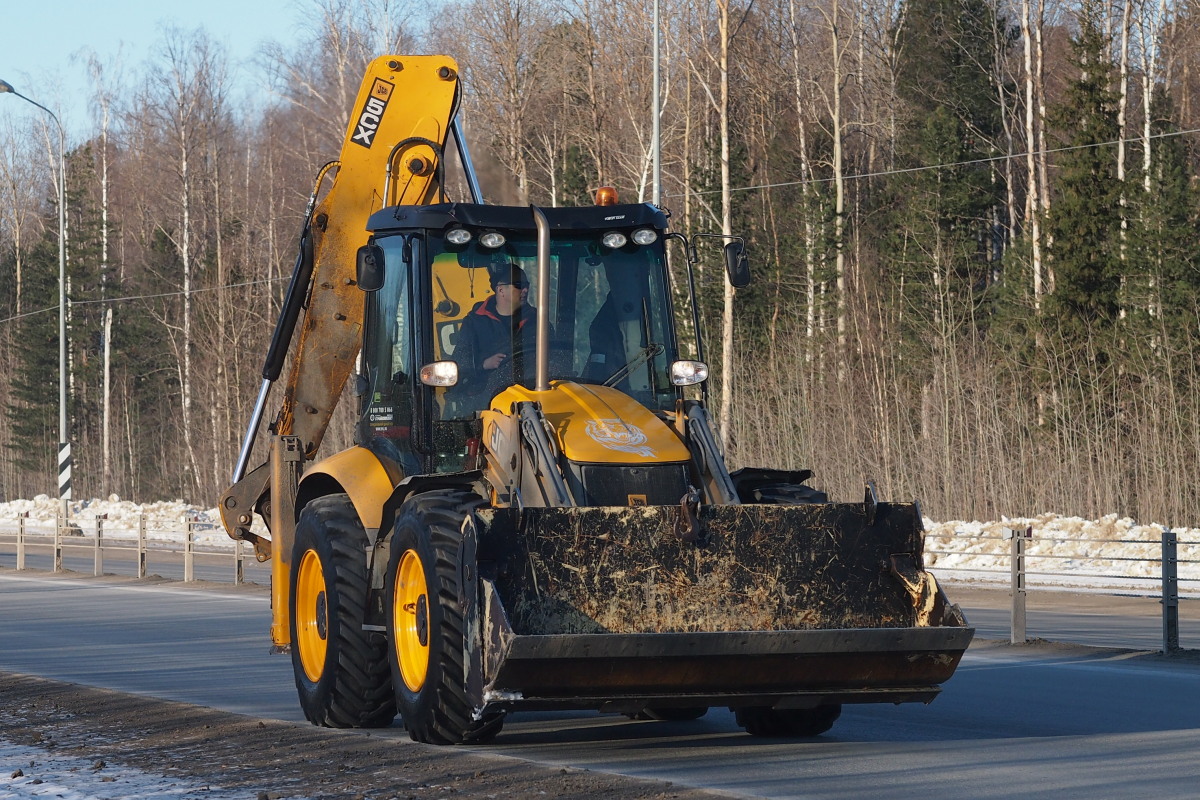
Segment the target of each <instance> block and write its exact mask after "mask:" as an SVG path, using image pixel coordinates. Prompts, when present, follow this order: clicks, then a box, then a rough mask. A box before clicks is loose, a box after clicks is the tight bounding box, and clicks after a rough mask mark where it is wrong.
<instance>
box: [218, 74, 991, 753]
mask: <svg viewBox="0 0 1200 800" xmlns="http://www.w3.org/2000/svg"><path fill="white" fill-rule="evenodd" d="M459 91H460V90H459V74H458V68H457V66H456V64H455V63H454V61H453V60H452V59H450V58H448V57H445V56H422V57H413V56H385V57H382V58H379V59H376V60H375V61H373V62H372V63H371V64H370V66H369V68H368V70H367V74H366V76H365V78H364V81H363V84H362V88H361V90H360V92H359V95H358V97H357V99H356V100H355V105H354V107H353V108H352V113H351V119H350V123H349V126H348V128H347V131H346V137H345V141H344V144H343V148H342V152H341V157H340V159H339V161H338V162H336V163H333V164H330V165H327V167H326V168H325V169H323V170H322V171H321V173H320V175H319V176H318V179H317V183H316V188H314V191H313V199H312V200H311V201H310V203H309V207H308V211H307V213H306V218H305V223H304V227H303V232H302V234H301V236H300V242H299V248H298V249H299V253H298V256H297V259H296V266H295V269H294V273H293V277H292V283H291V285H290V288H289V290H288V293H287V297H286V299H285V303H284V306H283V310H282V311H281V313H280V318H279V322H278V325H277V327H276V330H275V334H274V337H273V339H272V342H271V345H270V347H269V349H268V354H267V358H266V362H265V364H264V367H263V381H262V385H261V388H260V390H259V394H258V399H257V401H256V403H255V407H254V413H253V416H252V419H251V422H250V425H249V428H248V430H247V432H246V437H245V440H244V443H243V447H242V450H241V454H240V456H239V459H238V464H237V466H236V468H235V471H234V478H233V485H232V486H231V488H230V489H229V490H228V491H227V492H226V493H225V495H224V496H223V497H222V499H221V503H220V508H221V513H222V517H223V521H224V524H225V526H226V528H227V530H228V531H229V533H230V535H231V536H233V537H234V538H236V539H243V540H247V541H250V542H252V543H253V544H254V546H255V548H256V551H257V553H258V556H259V558H260V559H263V560H270V562H271V564H272V589H271V596H272V626H271V636H272V641H273V645H274V648H275V649H276V650H277V651H280V652H290V654H291V659H292V665H293V669H294V673H295V681H296V687H297V690H298V694H299V698H300V704H301V706H302V708H303V710H304V713H305V715H306V717H307V718H308V719H309V720H311V721H312V722H313V723H315V724H318V725H325V726H335V727H371V726H386V725H390V724H392V723H393V721H394V719H395V716H396V714H397V712H398V713H399V715H400V717H401V718H402V720H403V723H404V725H405V726H406V727H407V729H408V731H409V733H410V735H411V737H412V738H413V739H415V740H417V741H422V742H431V743H438V744H454V743H464V742H485V741H488V740H489V739H491V738H492V737H494V736H496V734H497V733H498V732H499V731H500V728H501V726H502V724H503V722H504V720H505V718H506V716H507V715H508V714H510V713H513V712H519V711H522V710H537V709H596V710H600V711H606V712H614V713H624V714H627V715H629V716H631V717H641V718H650V719H688V718H694V717H697V716H699V715H701V714H703V713H704V711H705V710H707V709H708V708H710V707H713V706H721V707H728V708H730V709H732V710H733V711H734V712H735V714H736V719H737V722H738V724H739V725H741V726H742V727H743V728H744V729H745V730H746V731H748V732H749V733H751V734H754V735H758V736H811V735H816V734H820V733H822V732H824V731H825V730H828V729H829V728H830V726H832V725H833V724H834V721H835V720H836V719H837V718H838V715H839V714H840V712H841V708H842V705H843V704H845V703H876V702H885V703H902V702H929V701H930V700H931V699H933V697H934V696H935V695H936V694H937V693H938V692H939V691H940V687H941V684H942V683H943V682H944V681H946V680H947V679H948V678H950V677H951V675H952V674H953V672H954V670H955V668H956V667H957V665H958V662H959V659H960V658H961V656H962V654H963V652H964V650H965V649H966V647H967V645H968V643H969V642H970V639H971V636H972V633H973V631H972V629H971V628H969V627H968V626H967V623H966V621H965V620H964V618H963V615H962V614H961V613H960V611H959V609H958V608H957V607H956V606H953V605H951V604H950V603H949V602H948V601H947V599H946V597H945V595H944V594H943V592H942V591H941V589H940V588H939V586H938V584H937V582H936V581H935V580H934V578H933V576H932V575H930V574H929V573H928V572H926V571H925V570H924V567H923V562H922V558H923V557H922V547H923V541H922V523H921V515H920V513H919V510H918V508H917V506H916V505H915V504H913V503H887V502H880V501H879V500H878V499H877V498H876V496H875V491H874V489H873V488H872V487H871V485H870V484H867V486H866V489H865V491H864V496H863V498H862V500H861V501H856V502H846V503H833V502H828V500H827V498H826V497H825V495H824V494H822V493H821V492H818V491H816V490H815V489H813V488H812V487H810V486H808V485H807V483H806V482H807V481H808V480H809V478H810V477H811V473H810V472H808V471H785V470H777V469H771V468H766V467H763V468H754V467H743V468H741V469H738V470H736V471H732V472H731V471H730V470H729V469H728V467H727V465H726V463H725V460H724V456H723V453H722V448H721V446H720V444H719V441H718V439H717V437H715V436H714V432H713V429H712V426H711V425H710V423H709V418H708V414H707V410H706V408H707V406H706V397H707V392H706V386H707V383H706V382H707V378H708V368H707V366H706V365H705V364H704V360H703V345H702V341H701V340H700V339H699V331H700V319H699V314H698V312H697V307H696V303H697V300H696V296H695V290H694V281H693V280H692V278H691V276H692V267H693V262H694V260H695V248H694V246H693V241H692V240H689V239H688V237H686V236H685V235H684V234H682V233H679V232H675V231H672V230H671V228H670V227H669V224H668V215H667V212H666V211H664V210H663V209H661V208H659V207H656V206H654V205H652V204H645V203H639V204H622V203H619V202H617V199H616V196H615V192H613V191H611V190H609V189H604V190H601V191H600V192H598V193H597V202H596V204H595V205H592V206H583V207H571V208H539V207H536V206H530V207H513V206H501V205H489V204H486V203H484V202H483V197H482V193H481V191H480V189H479V184H478V180H477V178H476V175H475V171H474V168H473V166H472V162H471V158H470V153H469V151H468V148H467V147H466V145H465V142H464V140H463V136H462V134H461V131H460V128H459V125H458V123H457V119H456V110H457V103H458V99H459ZM451 146H453V148H454V151H453V152H448V148H450V147H451ZM455 156H456V157H455ZM452 163H453V164H454V165H455V166H456V169H458V170H460V171H461V174H462V181H461V183H462V184H463V185H464V186H465V191H466V192H468V193H469V194H470V197H469V198H467V200H469V202H468V201H452V200H451V199H450V198H449V197H448V196H447V194H448V188H447V180H446V172H447V170H448V169H450V167H451V165H452ZM456 174H457V173H456ZM330 177H332V178H333V182H332V186H331V187H330V188H329V189H328V191H327V192H326V193H325V194H324V196H323V197H322V198H321V199H320V201H319V202H318V197H320V196H321V191H322V185H323V182H324V181H326V180H327V179H329V178H330ZM695 238H696V237H692V239H693V240H694V239H695ZM725 238H729V241H726V242H725V243H724V257H725V262H726V268H727V271H728V276H729V280H730V281H731V282H732V283H733V284H734V285H735V286H744V285H746V282H747V281H748V279H749V268H748V265H747V258H746V252H745V248H744V243H743V242H742V241H741V240H740V239H733V238H731V237H725ZM672 240H674V241H676V242H677V243H678V246H677V247H672V248H671V249H672V250H673V251H676V250H677V251H681V252H682V253H683V254H684V255H683V260H684V262H685V263H684V264H682V265H681V266H680V268H679V269H678V270H677V274H683V275H686V276H687V284H688V286H689V290H690V291H689V293H688V294H689V296H688V297H687V301H686V306H687V307H685V308H682V309H676V308H675V307H674V305H673V295H672V291H671V289H670V275H671V271H670V269H669V267H668V261H667V255H668V247H667V244H668V242H669V241H672ZM302 312H303V315H302ZM301 317H302V322H301ZM297 328H299V330H298V332H297ZM681 331H686V332H687V333H688V337H681V333H680V332H681ZM681 338H683V339H684V341H681ZM293 340H294V341H293ZM684 351H686V352H687V353H688V354H692V355H695V356H696V357H695V358H687V357H685V355H684ZM289 355H290V357H291V359H290V362H291V368H290V372H289V374H288V377H287V379H286V384H285V387H284V392H283V396H282V399H281V402H280V404H279V409H278V412H277V414H276V416H275V420H274V422H273V424H272V425H271V426H270V430H269V433H268V435H266V436H264V437H263V438H264V439H265V441H266V442H267V443H268V447H269V456H268V457H267V458H266V460H265V461H264V462H263V463H262V464H261V465H260V466H258V467H257V468H255V469H248V466H249V462H250V455H251V452H252V449H253V446H254V443H255V440H256V438H258V429H259V427H260V424H261V420H262V417H263V415H264V413H265V409H266V406H267V403H268V401H269V398H270V389H271V387H272V385H273V384H274V383H275V382H276V381H277V380H278V379H279V377H280V376H281V374H282V371H283V366H284V363H285V360H286V359H287V357H288V356H289ZM348 380H349V381H352V384H351V385H352V387H353V394H354V395H355V396H356V397H357V403H358V408H357V415H358V416H357V418H358V424H357V428H356V434H355V444H354V446H353V447H351V448H349V449H348V450H345V451H343V452H340V453H336V454H334V455H330V456H328V457H324V458H318V457H317V452H318V448H319V446H320V443H321V439H322V436H323V435H324V433H325V432H326V428H327V426H328V424H329V420H330V415H331V414H332V412H333V410H334V407H335V405H336V404H337V402H338V399H339V397H340V396H341V394H342V390H343V387H344V386H345V385H346V383H347V381H348ZM255 514H257V515H260V516H261V517H262V518H263V520H264V521H265V523H266V527H267V530H268V531H269V533H267V534H260V533H256V532H255V530H256V529H253V528H252V525H251V523H252V521H253V516H254V515H255Z"/></svg>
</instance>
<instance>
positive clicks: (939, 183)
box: [884, 0, 1003, 344]
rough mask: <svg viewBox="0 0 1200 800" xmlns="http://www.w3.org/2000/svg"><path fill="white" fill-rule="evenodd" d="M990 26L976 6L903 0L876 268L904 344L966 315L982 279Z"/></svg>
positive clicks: (987, 270) (992, 127) (988, 203)
mask: <svg viewBox="0 0 1200 800" xmlns="http://www.w3.org/2000/svg"><path fill="white" fill-rule="evenodd" d="M993 26H994V10H993V8H992V7H991V6H989V5H988V4H986V3H984V2H980V1H979V0H909V2H908V3H907V6H906V12H905V16H904V23H903V26H902V27H901V28H900V30H899V31H898V32H897V41H898V44H899V49H900V58H899V59H898V62H897V73H896V89H897V93H898V95H899V97H900V99H901V100H902V101H903V103H904V106H903V110H902V111H901V115H900V117H901V126H902V132H901V134H900V136H899V137H898V140H897V153H896V156H897V166H898V167H900V168H901V170H902V171H901V172H900V173H899V174H897V175H895V176H894V177H893V178H891V179H890V180H889V181H888V184H887V186H886V188H885V194H886V198H885V199H886V201H887V202H886V203H885V205H884V207H885V208H886V209H888V211H887V212H886V213H885V216H886V222H885V225H886V233H885V236H886V242H887V250H886V252H885V253H884V263H885V264H886V265H887V266H886V267H885V269H886V274H885V278H886V279H887V283H888V285H889V286H891V288H892V293H893V296H894V297H895V298H896V302H897V303H898V304H899V306H898V311H897V319H899V320H902V325H901V331H900V333H901V336H902V337H903V338H904V339H905V340H906V341H908V342H909V343H910V344H911V343H915V342H917V341H919V340H923V339H924V338H925V334H926V332H927V331H928V330H929V329H931V328H934V329H938V330H941V331H943V332H945V331H947V330H950V329H951V328H955V327H957V326H958V325H959V324H960V323H961V322H963V321H964V320H965V319H967V318H969V317H972V316H974V310H975V306H976V305H977V304H978V302H979V300H980V297H981V293H982V292H983V291H984V290H985V289H986V288H987V287H988V285H989V283H990V281H991V277H992V273H993V267H994V265H993V264H992V263H990V259H992V258H993V257H994V255H995V253H994V252H993V248H992V247H991V245H990V237H991V226H992V222H991V217H992V213H991V210H992V208H993V207H994V206H996V205H998V204H999V202H1000V193H1001V191H1002V189H1003V186H1002V184H1001V183H1000V181H999V180H998V178H997V175H996V173H995V172H994V170H993V169H992V167H991V166H990V165H989V164H988V163H987V162H986V159H987V156H989V155H991V154H992V145H991V143H992V142H993V141H994V140H995V138H996V137H997V135H998V132H999V129H1000V120H999V113H998V109H997V106H996V102H995V91H994V87H993V85H992V74H993V72H994V71H995V56H994V44H993V42H992V40H991V34H990V31H991V30H992V29H993Z"/></svg>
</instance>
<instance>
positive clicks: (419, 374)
mask: <svg viewBox="0 0 1200 800" xmlns="http://www.w3.org/2000/svg"><path fill="white" fill-rule="evenodd" d="M544 213H545V215H546V218H547V221H548V223H549V227H550V243H549V271H548V276H547V279H546V280H547V284H548V285H547V286H546V287H542V286H540V285H539V283H540V281H541V275H540V274H539V269H538V265H537V256H538V253H537V249H538V239H537V231H536V228H535V221H534V216H533V214H532V213H531V211H530V209H529V208H523V207H505V206H480V205H467V204H446V205H435V206H424V207H399V208H389V209H384V210H383V211H380V212H378V213H377V214H375V215H374V216H372V218H371V223H370V227H371V230H372V236H373V245H372V246H371V252H372V253H373V256H374V258H375V260H376V261H377V262H378V263H379V264H381V265H382V275H375V276H373V277H372V278H370V279H367V280H364V281H363V284H364V285H365V286H368V288H370V284H371V282H372V281H375V283H376V284H377V285H378V287H379V288H378V290H376V291H370V292H368V295H367V298H368V299H367V310H366V317H365V327H366V332H365V336H364V346H363V355H362V364H361V370H360V387H361V388H362V389H363V392H362V395H361V397H362V400H361V402H362V406H361V417H360V418H361V422H360V427H359V438H360V441H361V442H362V443H363V444H366V445H367V446H369V447H370V448H371V449H372V450H374V451H376V452H377V453H379V454H380V455H385V456H388V457H389V458H391V460H393V461H395V462H397V463H399V464H400V465H401V466H402V468H403V469H404V472H405V473H406V474H415V473H444V472H456V471H461V470H465V469H473V468H475V467H476V466H477V463H476V459H477V457H478V452H479V446H478V445H479V436H480V434H481V431H482V429H481V425H480V419H479V415H480V412H482V411H486V410H488V409H489V407H490V403H491V401H492V399H493V398H494V397H496V395H497V394H499V393H500V392H502V391H503V390H505V389H507V388H509V387H512V386H521V387H525V388H526V389H533V388H534V378H535V366H536V357H535V356H536V350H535V342H536V329H537V327H538V319H539V315H538V309H537V306H538V304H539V299H538V298H539V297H544V298H545V300H544V302H545V303H546V304H547V309H546V311H547V314H545V315H544V318H545V319H546V320H547V323H548V326H549V331H548V344H549V351H550V352H549V370H550V378H551V380H553V381H571V382H575V383H580V384H594V385H601V386H608V387H613V388H615V389H618V390H619V391H620V392H622V393H623V394H625V395H627V396H628V397H629V398H630V399H632V400H634V401H636V402H637V403H638V404H639V405H641V406H642V407H644V408H645V409H647V410H649V411H651V412H658V413H662V414H666V413H674V412H675V411H676V407H677V401H678V399H679V398H680V396H681V395H680V392H681V389H680V386H679V382H678V380H677V379H673V377H672V365H673V364H675V362H676V361H677V360H678V347H677V343H676V339H675V332H674V328H673V325H672V319H673V312H672V308H671V298H670V291H669V279H668V273H667V266H666V255H665V248H664V232H665V231H664V229H665V227H666V218H665V216H664V215H663V214H662V212H661V211H659V210H658V209H656V208H654V207H653V206H648V205H610V206H596V207H590V208H569V209H554V208H549V209H544ZM376 269H377V270H378V267H377V268H376ZM505 410H507V409H505Z"/></svg>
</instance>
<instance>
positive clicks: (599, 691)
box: [472, 503, 973, 711]
mask: <svg viewBox="0 0 1200 800" xmlns="http://www.w3.org/2000/svg"><path fill="white" fill-rule="evenodd" d="M478 522H479V530H478V531H476V532H475V536H476V537H477V539H476V541H477V542H478V561H479V566H480V577H481V581H480V586H479V595H478V596H479V597H480V598H481V601H482V602H481V603H480V605H479V613H478V616H479V620H480V627H479V631H480V634H481V639H482V648H481V650H482V652H481V653H479V654H478V658H476V659H473V660H474V662H475V663H476V664H477V670H476V675H477V676H478V679H477V680H475V681H472V683H473V684H474V685H475V689H476V694H477V698H476V699H477V701H478V702H479V705H480V707H486V708H488V709H498V708H521V707H524V708H529V707H541V708H554V707H571V708H602V709H610V710H618V711H636V710H638V709H640V708H644V707H648V706H655V707H666V706H671V705H679V706H684V705H686V706H697V705H731V706H739V705H756V706H774V707H777V708H787V707H801V708H802V707H811V706H816V705H820V704H822V703H833V702H880V701H886V702H906V701H925V702H928V701H929V700H930V699H932V698H933V696H934V695H936V694H937V692H938V691H939V689H940V684H941V683H942V682H943V681H945V680H946V679H948V678H949V677H950V676H951V675H952V674H953V672H954V670H955V668H956V666H957V665H958V661H959V659H960V658H961V657H962V653H963V652H964V651H965V650H966V648H967V645H968V644H969V643H970V640H971V636H972V633H973V631H972V630H971V629H969V628H967V627H966V622H965V620H964V619H963V617H962V615H961V613H960V612H959V611H958V609H957V607H954V606H951V605H949V604H948V602H947V601H946V599H945V595H944V594H942V592H941V590H940V589H939V588H938V586H937V584H936V582H935V581H934V579H933V577H932V576H931V575H929V574H928V573H926V572H925V571H924V570H923V569H922V567H921V547H922V535H921V534H922V528H921V522H920V516H919V514H918V512H917V509H916V506H914V505H911V504H886V503H880V504H870V503H867V504H833V503H826V504H812V505H800V506H773V505H771V506H768V505H733V506H709V507H704V508H701V509H700V510H699V512H698V515H696V516H693V515H692V514H689V512H688V510H687V509H683V508H680V507H667V506H648V507H635V508H615V507H609V508H588V509H581V508H528V509H524V510H521V511H518V510H515V509H491V510H485V511H481V512H479V518H478ZM473 538H474V537H473ZM689 540H691V541H689Z"/></svg>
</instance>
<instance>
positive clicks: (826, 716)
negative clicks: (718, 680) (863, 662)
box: [734, 703, 842, 737]
mask: <svg viewBox="0 0 1200 800" xmlns="http://www.w3.org/2000/svg"><path fill="white" fill-rule="evenodd" d="M841 715H842V706H841V704H840V703H838V704H834V705H827V706H817V707H816V708H804V709H796V708H791V709H773V708H764V707H761V706H750V707H745V708H738V709H734V717H735V719H736V720H737V724H738V725H740V726H741V727H743V728H745V729H746V733H748V734H750V735H751V736H765V737H803V736H820V735H821V734H822V733H825V732H826V731H827V730H829V729H830V728H832V727H833V723H835V722H837V719H838V717H840V716H841Z"/></svg>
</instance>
